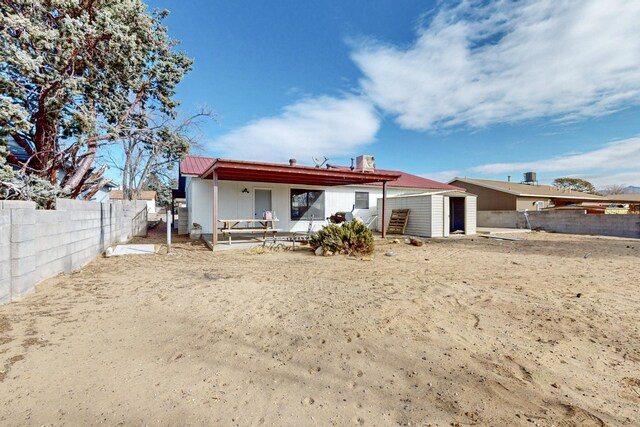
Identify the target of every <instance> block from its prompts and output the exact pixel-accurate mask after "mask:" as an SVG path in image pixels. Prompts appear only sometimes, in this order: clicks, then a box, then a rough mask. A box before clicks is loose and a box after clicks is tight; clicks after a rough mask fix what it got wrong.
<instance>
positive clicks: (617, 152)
mask: <svg viewBox="0 0 640 427" xmlns="http://www.w3.org/2000/svg"><path fill="white" fill-rule="evenodd" d="M639 165H640V137H635V138H629V139H625V140H622V141H615V142H611V143H609V144H607V145H605V146H604V147H603V148H600V149H597V150H593V151H588V152H585V153H570V154H566V155H563V156H558V157H553V158H550V159H543V160H536V161H534V162H521V163H491V164H487V165H481V166H476V167H473V168H470V169H469V170H470V171H471V172H477V173H481V174H487V175H489V174H498V173H505V172H525V171H530V170H531V171H536V172H563V171H573V172H574V173H575V172H577V171H590V170H603V171H609V170H618V171H621V170H624V169H636V170H637V169H638V167H639Z"/></svg>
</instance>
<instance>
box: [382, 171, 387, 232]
mask: <svg viewBox="0 0 640 427" xmlns="http://www.w3.org/2000/svg"><path fill="white" fill-rule="evenodd" d="M386 209H387V181H384V182H383V183H382V238H383V239H384V238H385V237H387V230H386V219H385V216H386V215H385V210H386Z"/></svg>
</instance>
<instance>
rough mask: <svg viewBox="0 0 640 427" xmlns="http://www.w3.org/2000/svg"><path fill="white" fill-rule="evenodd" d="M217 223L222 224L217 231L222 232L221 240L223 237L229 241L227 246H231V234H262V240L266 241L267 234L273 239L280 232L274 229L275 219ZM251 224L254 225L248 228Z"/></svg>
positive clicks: (228, 220)
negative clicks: (270, 234)
mask: <svg viewBox="0 0 640 427" xmlns="http://www.w3.org/2000/svg"><path fill="white" fill-rule="evenodd" d="M218 221H220V222H221V223H222V227H219V228H218V230H220V232H222V238H223V239H224V238H225V236H226V237H227V238H228V239H229V244H231V235H232V234H246V233H262V238H263V239H266V238H267V233H272V236H273V237H275V235H276V233H277V232H278V231H280V230H278V229H276V228H275V227H274V223H275V222H277V221H278V220H277V219H257V218H254V219H220V220H218ZM252 224H255V225H254V226H250V225H252Z"/></svg>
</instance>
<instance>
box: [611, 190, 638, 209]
mask: <svg viewBox="0 0 640 427" xmlns="http://www.w3.org/2000/svg"><path fill="white" fill-rule="evenodd" d="M606 198H607V200H609V202H611V203H619V204H625V205H628V206H629V213H640V194H637V193H635V194H634V193H630V194H609V195H608V196H606Z"/></svg>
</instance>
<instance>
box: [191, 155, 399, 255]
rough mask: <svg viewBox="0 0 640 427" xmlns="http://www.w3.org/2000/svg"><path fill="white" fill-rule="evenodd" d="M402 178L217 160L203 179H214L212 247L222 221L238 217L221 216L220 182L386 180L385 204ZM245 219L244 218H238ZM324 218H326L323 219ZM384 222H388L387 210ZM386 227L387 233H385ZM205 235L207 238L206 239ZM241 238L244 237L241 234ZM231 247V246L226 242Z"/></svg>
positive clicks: (335, 183)
mask: <svg viewBox="0 0 640 427" xmlns="http://www.w3.org/2000/svg"><path fill="white" fill-rule="evenodd" d="M399 177H400V175H399V174H396V173H388V172H384V173H381V172H377V171H363V172H361V171H355V170H344V169H332V168H326V169H324V168H317V167H311V166H299V165H296V164H289V165H283V164H277V163H261V162H247V161H238V160H225V159H216V160H215V161H214V162H213V163H212V164H211V165H210V166H209V167H208V168H207V169H206V170H205V171H204V172H203V173H202V174H200V176H199V178H201V179H205V180H211V182H212V186H213V224H214V229H215V230H217V232H214V233H213V234H212V235H210V238H211V240H210V247H211V248H212V249H213V250H216V249H217V248H218V241H219V238H220V236H219V235H220V234H221V230H220V228H219V224H220V220H233V219H236V218H220V216H219V209H218V208H219V203H218V201H219V181H220V180H225V181H251V182H263V183H279V184H297V185H315V186H322V187H331V186H343V185H358V184H360V185H362V184H371V183H382V204H383V209H382V212H384V210H385V209H384V206H385V203H386V200H387V183H388V182H390V181H395V180H397V179H398V178H399ZM237 219H241V218H237ZM323 219H324V218H323ZM381 219H382V222H383V224H384V223H385V217H384V213H383V215H382V218H381ZM384 233H385V232H384V227H383V235H382V237H385V236H384ZM206 237H207V236H205V241H206ZM238 237H241V236H238ZM251 240H253V241H254V244H255V236H253V239H242V240H238V243H240V242H245V243H247V242H250V241H251ZM224 246H230V245H224Z"/></svg>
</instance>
